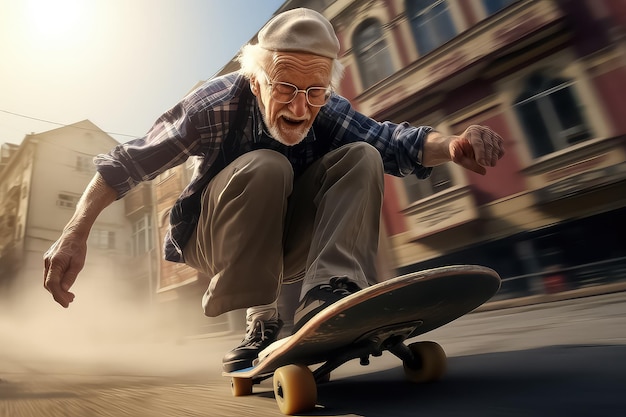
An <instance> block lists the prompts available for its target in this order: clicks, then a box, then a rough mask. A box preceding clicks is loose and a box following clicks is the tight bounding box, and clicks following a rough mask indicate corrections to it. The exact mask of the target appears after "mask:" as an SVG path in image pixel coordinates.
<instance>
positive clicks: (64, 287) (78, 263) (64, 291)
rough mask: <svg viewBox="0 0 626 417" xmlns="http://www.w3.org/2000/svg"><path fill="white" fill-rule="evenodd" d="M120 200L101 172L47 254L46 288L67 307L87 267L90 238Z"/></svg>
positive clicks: (57, 300)
mask: <svg viewBox="0 0 626 417" xmlns="http://www.w3.org/2000/svg"><path fill="white" fill-rule="evenodd" d="M116 199H117V191H115V190H114V189H113V188H112V187H110V186H109V185H108V184H107V183H106V182H105V181H104V179H103V178H102V176H101V175H100V174H99V173H96V175H95V176H94V177H93V179H92V180H91V182H90V183H89V185H88V186H87V188H86V189H85V192H84V193H83V195H82V197H81V198H80V200H79V201H78V204H77V205H76V211H75V212H74V215H73V216H72V218H71V219H70V221H69V222H68V223H67V225H66V226H65V228H64V229H63V233H62V234H61V237H59V239H58V240H57V241H56V242H54V244H53V245H52V246H51V247H50V249H48V251H47V252H46V253H45V254H44V275H43V278H44V283H43V285H44V287H45V288H46V289H47V290H48V291H50V293H51V294H52V297H54V300H55V301H56V302H57V303H59V304H61V305H62V306H63V307H65V308H67V307H68V306H69V305H70V303H71V302H72V301H74V294H73V293H71V292H70V288H71V287H72V285H73V284H74V282H75V281H76V277H77V276H78V273H79V272H80V271H81V270H82V269H83V266H84V265H85V258H86V256H87V239H88V237H89V232H90V231H91V227H92V226H93V224H94V222H95V221H96V218H97V217H98V216H99V215H100V213H101V212H102V210H104V209H105V208H106V207H107V206H109V205H110V204H111V203H112V202H114V201H115V200H116Z"/></svg>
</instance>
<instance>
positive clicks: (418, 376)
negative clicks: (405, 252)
mask: <svg viewBox="0 0 626 417" xmlns="http://www.w3.org/2000/svg"><path fill="white" fill-rule="evenodd" d="M499 288H500V277H499V276H498V274H497V273H496V272H495V271H493V270H491V269H489V268H486V267H482V266H473V265H456V266H448V267H441V268H434V269H429V270H425V271H420V272H415V273H411V274H407V275H404V276H400V277H397V278H392V279H390V280H387V281H384V282H381V283H378V284H376V285H373V286H371V287H368V288H365V289H363V290H361V291H359V292H357V293H354V294H352V295H350V296H348V297H345V298H343V299H341V300H339V301H337V302H336V303H334V304H332V305H330V306H329V307H327V308H325V309H324V310H322V311H320V312H319V313H318V314H317V315H316V316H314V317H313V318H311V320H309V321H308V322H307V323H306V324H305V325H304V326H303V327H302V328H300V330H299V331H298V332H297V333H295V334H293V335H292V336H289V337H286V338H284V339H281V340H278V341H276V342H274V343H273V344H272V345H270V346H269V347H268V348H267V349H265V350H264V351H263V352H261V353H260V354H259V359H257V360H256V362H255V364H254V365H253V366H252V367H251V368H247V369H242V370H238V371H234V372H225V373H223V375H224V376H227V377H231V380H232V388H233V394H234V395H235V396H240V395H249V394H251V393H252V386H253V384H255V383H259V382H261V381H263V380H264V379H267V378H270V377H272V376H273V377H274V382H273V385H274V391H275V395H276V400H277V402H278V405H279V408H280V409H281V411H282V412H283V413H285V414H293V413H298V412H303V411H307V410H308V409H311V408H313V407H314V406H315V403H316V401H317V388H316V381H317V382H321V381H324V380H327V379H328V378H329V375H330V372H331V371H332V370H334V369H336V368H337V367H339V366H341V365H342V364H344V363H346V362H347V361H349V360H352V359H356V358H359V359H360V360H361V364H363V365H366V364H368V363H369V358H370V356H380V355H381V354H382V352H384V351H389V352H391V353H393V354H394V355H395V356H397V357H398V358H400V359H401V360H402V362H403V364H404V368H405V374H406V376H407V378H408V379H409V380H411V381H414V382H422V381H430V380H435V379H438V378H440V377H441V375H442V374H443V372H444V370H445V362H446V357H445V353H444V352H443V349H442V348H441V347H440V346H439V345H438V344H436V343H434V342H420V343H413V344H411V345H408V346H407V345H405V343H404V341H405V340H407V339H411V338H414V337H416V336H420V335H422V334H424V333H427V332H429V331H431V330H434V329H436V328H438V327H441V326H443V325H445V324H447V323H450V322H451V321H453V320H455V319H457V318H459V317H461V316H463V315H465V314H467V313H469V312H470V311H472V310H474V309H475V308H477V307H478V306H480V305H481V304H483V303H484V302H486V301H487V300H489V299H490V298H491V297H492V296H493V295H494V294H495V293H496V292H497V291H498V289H499ZM313 365H319V366H318V367H316V369H315V370H314V371H311V368H313Z"/></svg>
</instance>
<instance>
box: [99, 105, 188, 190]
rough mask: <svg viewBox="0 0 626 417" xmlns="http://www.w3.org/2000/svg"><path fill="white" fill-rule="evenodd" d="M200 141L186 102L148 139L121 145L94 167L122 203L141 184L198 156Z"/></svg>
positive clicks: (168, 114) (167, 115) (164, 118)
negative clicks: (195, 155)
mask: <svg viewBox="0 0 626 417" xmlns="http://www.w3.org/2000/svg"><path fill="white" fill-rule="evenodd" d="M198 138H199V135H198V133H197V131H196V129H195V126H194V124H193V122H192V121H191V115H190V114H189V112H188V111H187V110H186V108H185V102H184V101H183V102H181V103H179V104H177V105H176V106H175V107H173V108H172V109H170V110H169V111H167V112H166V113H165V114H163V115H162V116H161V117H160V118H159V119H158V120H157V121H156V122H155V123H154V125H153V126H152V128H151V129H150V130H149V131H148V133H147V134H146V135H145V136H144V137H141V138H137V139H134V140H131V141H128V142H126V143H123V144H120V145H117V146H116V147H115V148H113V149H112V150H111V151H110V152H109V153H107V154H101V155H98V156H96V157H95V158H94V163H95V165H96V169H97V171H98V172H99V173H100V175H101V176H102V177H103V178H104V180H105V181H106V182H107V184H109V185H110V186H111V187H113V188H114V189H115V190H116V191H117V195H118V199H119V198H122V197H123V196H124V195H126V194H127V193H128V192H129V191H130V190H131V189H132V188H133V187H135V186H136V185H137V184H139V183H140V182H142V181H149V180H152V179H154V178H155V177H156V176H157V175H159V174H161V173H163V172H164V171H166V170H168V169H170V168H173V167H175V166H177V165H180V164H181V163H183V162H184V161H186V160H187V158H189V156H191V155H194V154H195V152H196V148H197V146H198Z"/></svg>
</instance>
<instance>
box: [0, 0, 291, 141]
mask: <svg viewBox="0 0 626 417" xmlns="http://www.w3.org/2000/svg"><path fill="white" fill-rule="evenodd" d="M283 3H284V0H0V143H6V142H8V143H16V144H19V143H21V141H22V139H23V138H24V136H25V135H26V134H29V133H33V132H34V133H41V132H45V131H48V130H53V129H56V128H59V127H61V126H62V125H68V124H73V123H77V122H80V121H82V120H85V119H89V120H91V121H92V122H93V123H95V124H96V125H97V126H98V127H100V128H101V129H102V130H104V131H105V132H108V133H109V134H111V136H112V137H113V138H115V139H116V140H118V141H119V142H124V141H127V140H130V139H132V138H133V137H138V136H142V135H143V134H144V133H145V132H146V131H147V130H148V129H149V128H150V126H151V125H152V123H153V122H154V121H155V120H156V119H157V118H158V117H159V116H160V115H161V114H162V113H163V112H165V111H166V110H168V109H169V108H170V107H172V106H173V105H174V104H176V102H178V100H179V99H181V98H182V97H183V96H184V95H185V94H186V93H187V92H188V91H189V90H191V89H192V88H193V87H194V86H195V85H196V84H197V83H198V82H199V81H202V80H207V79H209V78H211V76H213V75H214V74H215V73H216V72H218V71H219V70H220V69H222V67H223V66H224V65H225V64H226V63H227V62H228V61H229V60H230V59H231V58H233V57H234V56H235V55H236V54H237V52H238V50H239V48H240V47H241V45H243V44H245V43H246V42H248V41H249V40H250V39H251V38H252V37H253V36H254V35H255V34H256V33H257V32H258V31H259V29H260V28H261V27H262V26H263V24H265V22H267V20H269V18H270V17H271V16H272V14H273V13H274V12H275V11H276V10H277V9H278V8H279V7H280V6H281V5H282V4H283ZM42 120H43V121H42ZM44 121H45V122H44ZM50 122H51V123H50Z"/></svg>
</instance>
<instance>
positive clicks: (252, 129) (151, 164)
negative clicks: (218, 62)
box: [94, 73, 432, 262]
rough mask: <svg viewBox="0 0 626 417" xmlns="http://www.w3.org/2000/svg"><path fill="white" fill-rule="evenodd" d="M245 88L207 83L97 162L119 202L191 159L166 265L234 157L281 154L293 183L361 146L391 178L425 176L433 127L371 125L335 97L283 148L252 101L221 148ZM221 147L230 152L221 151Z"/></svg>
mask: <svg viewBox="0 0 626 417" xmlns="http://www.w3.org/2000/svg"><path fill="white" fill-rule="evenodd" d="M244 89H249V83H248V81H247V80H246V79H245V78H244V77H243V76H241V75H240V74H239V73H232V74H228V75H225V76H222V77H219V78H215V79H212V80H210V81H208V82H206V83H205V84H203V85H202V86H201V87H199V88H198V89H197V90H195V91H193V92H192V93H190V94H189V95H188V96H187V97H185V98H184V99H183V100H182V101H181V102H180V103H178V104H177V105H176V106H174V107H173V108H172V109H170V110H169V111H167V112H166V113H165V114H164V115H163V116H161V117H160V118H159V119H158V120H157V121H156V122H155V124H154V125H153V126H152V128H151V129H150V130H149V131H148V133H147V134H146V135H145V136H144V137H142V138H138V139H134V140H131V141H129V142H127V143H124V144H120V145H118V146H116V147H115V148H114V149H113V150H111V151H110V152H109V153H108V154H104V155H98V156H96V157H95V158H94V162H95V164H96V168H97V170H98V172H99V173H100V174H101V175H102V177H103V178H104V179H105V181H106V182H107V184H109V185H110V186H111V187H113V188H114V189H115V190H116V191H117V193H118V199H119V198H122V197H123V196H124V195H125V194H126V193H128V191H130V189H131V188H133V187H134V186H136V185H137V184H139V183H140V182H142V181H148V180H152V179H154V178H155V177H156V176H157V175H159V174H161V173H163V172H164V171H166V170H168V169H170V168H173V167H175V166H177V165H180V164H181V163H183V162H185V161H186V160H187V159H188V158H189V157H196V170H195V173H194V175H193V177H192V179H191V182H190V183H189V185H188V186H187V187H186V188H185V190H183V192H182V194H181V195H180V197H179V198H178V200H177V202H176V204H175V205H174V207H173V208H172V211H171V212H170V226H169V229H168V232H167V234H166V237H165V242H164V255H165V259H167V260H170V261H174V262H184V259H183V250H182V249H183V248H184V247H185V244H186V243H187V241H188V239H189V237H190V236H191V234H192V232H193V230H195V227H196V225H197V222H198V217H199V214H200V205H199V196H200V195H201V193H202V191H203V190H204V188H205V187H206V185H207V184H208V182H209V180H210V179H211V178H212V177H213V176H215V174H217V172H219V170H221V169H222V168H223V167H224V166H226V165H228V164H229V163H230V162H232V161H233V160H234V159H236V158H237V157H238V156H240V155H242V154H244V153H246V152H249V151H252V150H255V149H272V150H275V151H277V152H280V153H281V154H283V155H285V156H286V157H287V158H288V159H289V161H290V162H291V164H292V166H293V169H294V174H295V175H296V177H297V176H298V175H300V174H301V173H302V172H303V171H304V170H305V169H306V168H307V167H308V166H309V165H310V164H311V163H312V162H314V161H315V160H317V159H319V158H320V157H321V156H322V155H323V154H325V153H327V152H328V151H330V150H333V149H336V148H339V147H340V146H342V145H345V144H347V143H351V142H357V141H365V142H368V143H370V144H371V145H373V146H374V147H375V148H376V149H377V150H378V151H379V152H380V155H381V157H382V161H383V165H384V168H385V171H386V172H387V173H388V174H392V175H395V176H405V175H409V174H412V173H415V175H417V176H418V177H419V178H426V177H427V176H428V175H429V174H430V171H431V168H425V167H423V166H422V165H420V164H419V162H418V156H421V150H422V147H423V142H424V138H425V137H426V135H427V134H428V133H429V132H430V131H431V130H432V128H430V127H427V126H422V127H412V126H410V125H408V124H407V123H402V124H394V123H390V122H384V123H379V122H376V121H374V120H372V119H370V118H368V117H366V116H364V115H363V114H360V113H358V112H356V111H355V110H354V108H353V107H352V106H351V105H350V103H349V102H348V101H347V100H346V99H345V98H343V97H340V96H338V95H336V94H333V95H332V96H331V98H330V100H329V101H328V103H327V104H326V105H325V106H324V107H322V108H321V109H320V112H319V113H318V116H317V118H316V119H315V121H314V123H313V127H312V129H311V130H310V131H309V134H308V135H307V137H306V138H305V139H304V140H303V141H302V142H301V143H299V144H297V145H295V146H285V145H282V144H281V143H280V142H278V141H276V140H274V139H273V138H272V137H271V136H270V135H269V133H267V130H266V129H265V125H264V123H263V119H262V117H261V114H260V111H259V108H258V105H257V103H256V100H250V102H249V103H248V104H247V108H245V109H244V110H245V112H244V113H243V115H244V117H243V120H244V121H245V123H244V126H239V130H240V134H238V135H237V137H236V139H235V141H234V143H230V144H225V143H224V139H225V138H226V137H227V135H228V132H229V130H230V128H231V126H230V125H231V123H234V118H235V114H236V112H237V108H238V104H239V101H240V100H239V97H240V96H241V94H242V91H244ZM242 127H243V130H241V128H242ZM320 138H322V139H320ZM322 141H325V142H323V143H324V146H320V144H321V143H322ZM226 146H227V147H228V148H229V149H231V152H226V151H225V147H226Z"/></svg>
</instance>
